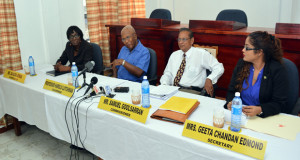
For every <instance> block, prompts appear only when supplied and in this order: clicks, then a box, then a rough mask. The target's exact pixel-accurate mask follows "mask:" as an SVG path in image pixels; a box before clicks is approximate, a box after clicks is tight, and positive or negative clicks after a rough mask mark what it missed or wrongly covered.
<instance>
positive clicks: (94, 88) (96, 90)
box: [85, 85, 103, 98]
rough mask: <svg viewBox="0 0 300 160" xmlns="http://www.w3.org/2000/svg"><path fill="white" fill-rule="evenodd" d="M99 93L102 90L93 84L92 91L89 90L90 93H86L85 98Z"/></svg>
mask: <svg viewBox="0 0 300 160" xmlns="http://www.w3.org/2000/svg"><path fill="white" fill-rule="evenodd" d="M101 93H103V92H102V91H101V89H100V88H98V87H97V86H95V85H94V87H93V92H91V93H90V94H89V95H87V96H86V97H85V98H90V97H92V96H95V95H98V94H101Z"/></svg>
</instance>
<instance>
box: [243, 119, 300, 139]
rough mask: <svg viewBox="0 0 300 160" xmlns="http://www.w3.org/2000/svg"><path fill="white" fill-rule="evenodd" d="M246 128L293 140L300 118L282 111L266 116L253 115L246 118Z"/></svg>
mask: <svg viewBox="0 0 300 160" xmlns="http://www.w3.org/2000/svg"><path fill="white" fill-rule="evenodd" d="M246 128H248V129H252V130H254V131H257V132H261V133H266V134H270V135H273V136H277V137H281V138H285V139H288V140H295V139H296V137H297V134H298V133H299V132H300V118H299V117H297V116H292V115H287V114H283V113H281V114H278V115H274V116H270V117H267V118H260V117H254V118H251V119H249V120H248V122H247V125H246Z"/></svg>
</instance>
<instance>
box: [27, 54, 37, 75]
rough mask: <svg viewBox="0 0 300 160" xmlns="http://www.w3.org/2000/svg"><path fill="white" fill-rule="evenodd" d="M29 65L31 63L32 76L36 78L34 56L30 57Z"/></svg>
mask: <svg viewBox="0 0 300 160" xmlns="http://www.w3.org/2000/svg"><path fill="white" fill-rule="evenodd" d="M28 63H29V71H30V75H31V76H34V75H35V66H34V60H33V58H32V56H29V58H28Z"/></svg>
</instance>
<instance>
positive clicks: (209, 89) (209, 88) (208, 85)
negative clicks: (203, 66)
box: [204, 78, 214, 97]
mask: <svg viewBox="0 0 300 160" xmlns="http://www.w3.org/2000/svg"><path fill="white" fill-rule="evenodd" d="M204 89H205V90H206V92H207V94H209V95H210V96H211V97H212V96H213V93H214V87H213V84H212V81H211V80H210V79H209V78H206V80H205V85H204Z"/></svg>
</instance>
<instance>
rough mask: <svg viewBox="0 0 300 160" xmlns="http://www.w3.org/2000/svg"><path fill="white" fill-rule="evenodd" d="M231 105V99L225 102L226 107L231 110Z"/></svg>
mask: <svg viewBox="0 0 300 160" xmlns="http://www.w3.org/2000/svg"><path fill="white" fill-rule="evenodd" d="M231 105H232V101H230V102H229V103H227V109H228V110H230V111H231Z"/></svg>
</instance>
